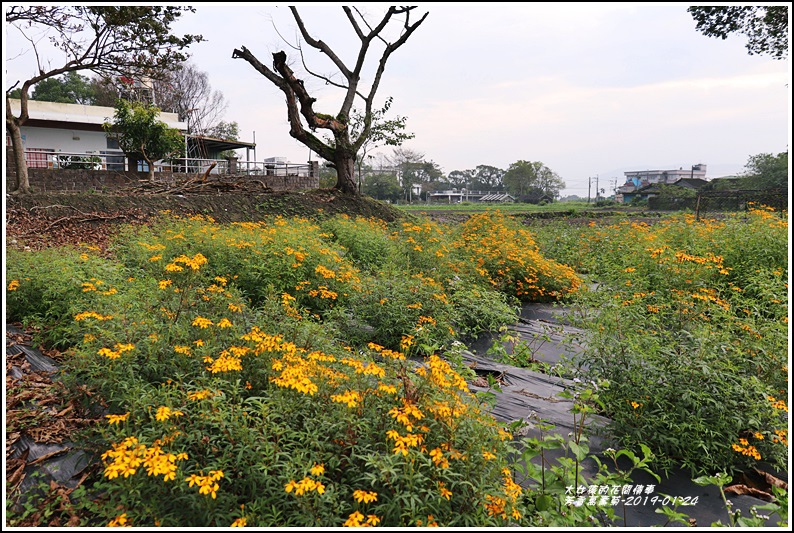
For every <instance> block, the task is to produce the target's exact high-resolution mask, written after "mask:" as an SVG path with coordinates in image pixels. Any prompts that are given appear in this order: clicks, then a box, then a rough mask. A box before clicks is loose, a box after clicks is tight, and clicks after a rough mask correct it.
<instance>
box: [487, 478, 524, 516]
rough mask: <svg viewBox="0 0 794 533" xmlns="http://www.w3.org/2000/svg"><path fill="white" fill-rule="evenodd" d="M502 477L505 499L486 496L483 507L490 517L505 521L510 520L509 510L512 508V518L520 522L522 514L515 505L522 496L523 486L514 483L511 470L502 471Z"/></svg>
mask: <svg viewBox="0 0 794 533" xmlns="http://www.w3.org/2000/svg"><path fill="white" fill-rule="evenodd" d="M502 475H503V477H504V491H505V498H501V497H499V496H493V495H491V494H487V495H486V496H485V499H486V502H485V503H484V504H483V505H484V506H485V509H486V510H487V511H488V514H489V515H490V516H500V517H501V518H502V519H503V520H507V519H508V518H509V517H508V514H507V509H508V507H511V508H512V512H511V513H510V516H512V517H513V518H514V519H516V520H519V519H520V518H521V513H520V512H519V511H518V509H517V508H516V507H515V504H516V501H517V500H518V498H519V497H520V496H521V492H522V489H521V486H520V485H518V484H517V483H516V482H514V481H513V478H512V475H511V474H510V470H509V469H507V468H505V469H504V470H502Z"/></svg>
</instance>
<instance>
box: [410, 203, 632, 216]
mask: <svg viewBox="0 0 794 533" xmlns="http://www.w3.org/2000/svg"><path fill="white" fill-rule="evenodd" d="M395 207H397V208H398V209H400V210H402V211H410V212H428V213H429V212H434V213H437V212H449V213H483V212H486V211H501V212H503V213H505V214H523V213H544V212H554V211H560V212H566V211H568V212H582V211H627V212H630V211H636V210H637V209H636V208H632V207H628V206H621V205H612V206H609V207H595V205H594V204H593V203H589V204H588V203H587V202H554V203H551V204H546V205H535V204H524V203H505V204H480V203H476V202H463V203H460V204H427V203H415V204H410V205H406V204H403V205H395Z"/></svg>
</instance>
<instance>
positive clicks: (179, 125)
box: [9, 98, 187, 131]
mask: <svg viewBox="0 0 794 533" xmlns="http://www.w3.org/2000/svg"><path fill="white" fill-rule="evenodd" d="M9 103H10V104H11V112H12V113H13V114H14V115H15V116H19V112H20V107H21V103H20V101H19V99H16V98H10V99H9ZM115 112H116V110H115V109H114V108H112V107H104V106H96V105H82V104H62V103H59V102H40V101H38V100H28V115H29V116H30V119H31V120H46V121H52V122H66V123H72V124H93V125H98V126H101V125H102V124H103V123H104V122H108V121H110V120H112V119H113V115H114V114H115ZM159 119H160V120H161V121H163V122H165V123H166V124H167V125H168V126H169V127H171V128H176V129H178V130H180V131H185V130H186V129H187V122H182V121H180V120H179V115H177V114H176V113H162V112H161V113H160V116H159Z"/></svg>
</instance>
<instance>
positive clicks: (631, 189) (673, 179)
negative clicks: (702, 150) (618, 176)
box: [615, 164, 707, 203]
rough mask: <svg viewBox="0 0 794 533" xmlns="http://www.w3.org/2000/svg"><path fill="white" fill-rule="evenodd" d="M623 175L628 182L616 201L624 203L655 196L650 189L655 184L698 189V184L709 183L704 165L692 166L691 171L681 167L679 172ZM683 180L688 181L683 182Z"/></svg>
mask: <svg viewBox="0 0 794 533" xmlns="http://www.w3.org/2000/svg"><path fill="white" fill-rule="evenodd" d="M623 174H624V176H625V177H626V182H625V183H624V184H623V185H622V186H620V187H618V189H617V191H616V194H615V199H616V200H617V201H618V202H623V203H628V202H631V201H632V200H634V199H636V198H640V199H643V198H645V199H647V198H648V194H651V195H652V194H653V192H652V191H653V190H652V189H648V187H649V186H650V185H654V184H659V185H675V184H678V185H679V186H682V187H688V188H698V185H697V184H698V183H700V182H703V183H707V182H706V179H705V178H706V165H703V164H697V165H692V167H691V168H689V169H684V168H683V167H681V168H679V169H678V170H675V169H669V170H633V171H630V172H624V173H623ZM681 180H687V181H685V182H682V181H681ZM696 180H697V181H696ZM679 182H680V183H679ZM649 191H650V192H649Z"/></svg>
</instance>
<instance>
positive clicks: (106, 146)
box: [6, 99, 187, 170]
mask: <svg viewBox="0 0 794 533" xmlns="http://www.w3.org/2000/svg"><path fill="white" fill-rule="evenodd" d="M10 104H11V112H12V113H13V114H14V116H19V112H20V101H19V100H16V99H11V100H10ZM114 113H115V109H114V108H112V107H101V106H90V105H81V104H61V103H57V102H39V101H36V100H28V115H29V118H28V120H27V121H26V122H25V124H23V125H22V127H21V128H20V130H21V133H22V144H23V146H24V148H25V156H26V159H27V162H28V167H31V168H57V167H58V165H59V164H61V162H62V161H65V160H66V158H67V157H70V156H77V157H80V156H89V157H90V156H99V159H100V160H101V163H100V164H101V165H102V168H106V169H108V170H124V152H122V151H121V150H119V147H118V143H117V142H116V141H115V140H113V139H108V137H107V135H106V133H105V131H104V130H103V129H102V124H103V123H104V122H109V121H111V120H112V119H113V115H114ZM159 119H160V120H161V121H162V122H165V123H166V124H167V125H168V126H170V127H172V128H176V129H178V130H180V131H182V132H184V131H186V130H187V123H185V122H182V121H180V120H179V116H178V115H177V114H176V113H160V115H159ZM10 145H11V138H10V137H9V136H8V132H6V146H10Z"/></svg>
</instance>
